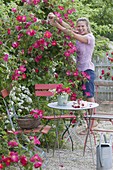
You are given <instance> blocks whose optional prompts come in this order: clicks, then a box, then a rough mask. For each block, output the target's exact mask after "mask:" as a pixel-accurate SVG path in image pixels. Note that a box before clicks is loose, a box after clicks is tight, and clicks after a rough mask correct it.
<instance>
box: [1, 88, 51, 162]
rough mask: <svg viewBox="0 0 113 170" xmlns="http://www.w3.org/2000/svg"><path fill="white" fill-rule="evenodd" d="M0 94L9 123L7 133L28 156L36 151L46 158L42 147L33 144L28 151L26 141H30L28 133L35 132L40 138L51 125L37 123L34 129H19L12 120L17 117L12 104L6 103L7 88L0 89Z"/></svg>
mask: <svg viewBox="0 0 113 170" xmlns="http://www.w3.org/2000/svg"><path fill="white" fill-rule="evenodd" d="M1 96H2V99H3V103H4V106H5V109H6V113H7V116H8V119H9V122H10V125H11V126H10V129H7V133H8V134H13V135H14V137H15V139H16V141H17V142H18V144H19V145H20V146H21V147H22V149H24V150H26V151H28V152H29V154H30V156H32V153H34V151H36V152H38V153H39V155H40V156H41V157H42V158H43V159H45V160H47V156H46V153H45V151H44V150H43V149H42V148H40V147H37V146H34V148H33V150H32V151H31V150H30V151H29V149H28V147H27V145H26V142H28V143H29V142H30V140H29V137H28V134H29V135H32V134H35V136H37V138H38V139H40V137H41V136H42V135H44V136H45V135H46V134H47V133H48V132H49V130H50V129H51V126H49V125H46V126H45V125H39V127H38V128H35V129H30V130H29V129H27V130H23V129H20V128H19V127H18V126H17V124H16V121H15V122H14V119H15V120H16V119H17V118H18V115H17V114H16V111H15V108H14V105H12V107H11V108H9V106H8V103H7V98H8V96H9V92H8V90H7V89H4V90H2V91H1ZM8 99H9V98H8ZM11 111H13V114H11ZM19 135H21V139H22V140H23V139H24V141H22V143H21V142H20V140H19V139H20V138H19ZM24 142H25V145H24Z"/></svg>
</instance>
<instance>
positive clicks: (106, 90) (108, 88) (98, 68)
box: [93, 57, 113, 101]
mask: <svg viewBox="0 0 113 170" xmlns="http://www.w3.org/2000/svg"><path fill="white" fill-rule="evenodd" d="M93 62H94V64H95V73H96V80H95V85H96V86H95V87H96V88H95V94H96V90H97V88H98V99H97V100H98V101H113V81H112V80H105V79H104V78H102V79H100V76H101V72H102V70H104V71H105V72H106V71H107V72H108V71H109V72H110V74H111V75H113V69H111V70H108V68H111V67H113V62H110V61H109V60H108V59H107V57H105V58H102V59H100V58H99V57H97V58H96V59H95V60H94V61H93ZM95 96H96V95H95Z"/></svg>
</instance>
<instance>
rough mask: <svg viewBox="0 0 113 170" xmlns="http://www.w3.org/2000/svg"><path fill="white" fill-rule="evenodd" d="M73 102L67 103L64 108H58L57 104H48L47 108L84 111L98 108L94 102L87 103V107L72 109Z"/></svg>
mask: <svg viewBox="0 0 113 170" xmlns="http://www.w3.org/2000/svg"><path fill="white" fill-rule="evenodd" d="M74 102H75V101H68V102H67V105H65V106H59V105H58V102H52V103H49V104H48V106H49V107H50V108H53V109H59V110H86V109H93V108H96V107H98V106H99V104H98V103H94V102H87V106H85V107H81V108H74V107H73V106H72V105H73V103H74Z"/></svg>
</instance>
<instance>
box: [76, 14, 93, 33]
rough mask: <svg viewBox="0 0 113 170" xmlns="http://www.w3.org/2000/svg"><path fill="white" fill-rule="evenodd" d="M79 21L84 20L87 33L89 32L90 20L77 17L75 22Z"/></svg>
mask: <svg viewBox="0 0 113 170" xmlns="http://www.w3.org/2000/svg"><path fill="white" fill-rule="evenodd" d="M79 21H85V22H86V26H87V30H88V32H89V33H91V26H90V22H89V19H88V18H85V17H84V18H78V19H77V21H76V24H78V22H79Z"/></svg>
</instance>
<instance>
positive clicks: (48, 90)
mask: <svg viewBox="0 0 113 170" xmlns="http://www.w3.org/2000/svg"><path fill="white" fill-rule="evenodd" d="M58 85H59V84H35V96H37V97H38V102H39V103H40V97H46V98H47V100H48V101H49V97H53V95H54V93H53V92H52V90H53V89H56V87H57V86H58ZM60 85H62V84H60ZM43 119H44V120H45V121H46V125H47V124H48V123H49V122H50V121H53V120H57V121H59V120H61V119H62V120H63V121H64V125H65V126H64V127H65V129H64V131H63V133H62V139H63V138H64V135H65V134H66V132H67V133H68V137H69V138H70V140H71V144H72V150H73V139H72V137H71V134H70V131H69V128H70V126H71V124H72V120H73V119H76V116H75V115H74V114H73V115H71V114H64V115H61V114H60V115H54V113H53V112H52V113H51V114H50V115H44V116H43ZM67 120H68V122H69V123H68V125H66V123H65V121H67Z"/></svg>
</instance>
